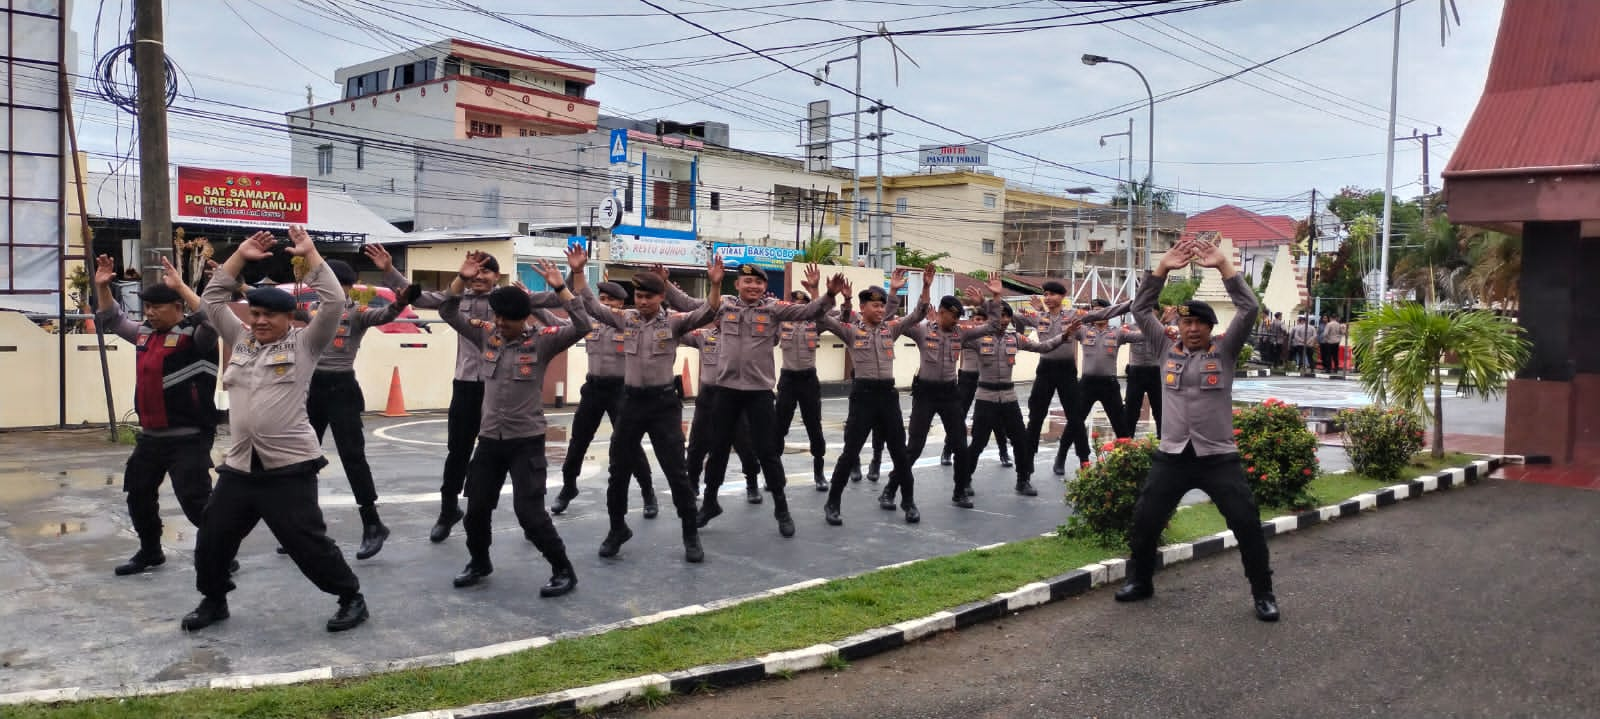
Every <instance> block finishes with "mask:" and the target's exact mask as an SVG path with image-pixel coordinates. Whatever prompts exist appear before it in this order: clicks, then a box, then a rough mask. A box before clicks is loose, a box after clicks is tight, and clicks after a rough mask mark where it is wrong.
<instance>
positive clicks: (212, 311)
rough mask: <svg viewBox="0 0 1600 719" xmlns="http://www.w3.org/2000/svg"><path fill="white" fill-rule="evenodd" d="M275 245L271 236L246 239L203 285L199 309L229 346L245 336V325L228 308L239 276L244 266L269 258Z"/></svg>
mask: <svg viewBox="0 0 1600 719" xmlns="http://www.w3.org/2000/svg"><path fill="white" fill-rule="evenodd" d="M276 244H277V240H276V239H274V238H273V236H272V233H271V232H257V233H255V234H253V235H251V236H250V237H248V238H246V239H245V241H244V242H241V243H239V248H238V249H236V250H234V251H233V254H231V255H229V256H228V259H227V260H224V261H223V263H222V265H221V266H219V267H218V268H217V269H216V271H215V272H212V273H211V281H210V282H209V283H207V284H206V289H205V291H204V292H202V293H200V299H201V306H202V307H203V308H204V309H205V313H206V317H208V318H210V319H211V326H212V327H214V328H216V330H217V334H218V335H221V337H222V339H223V341H225V342H227V343H228V344H233V343H235V342H238V341H239V339H240V337H241V336H243V335H244V333H245V332H246V328H245V326H244V321H243V320H240V319H239V316H238V315H235V314H234V313H233V308H232V307H230V306H229V305H231V304H232V303H233V288H234V287H237V286H238V285H239V275H240V273H242V272H244V263H246V262H253V261H255V260H264V259H266V258H268V257H271V256H272V250H273V247H274V246H276Z"/></svg>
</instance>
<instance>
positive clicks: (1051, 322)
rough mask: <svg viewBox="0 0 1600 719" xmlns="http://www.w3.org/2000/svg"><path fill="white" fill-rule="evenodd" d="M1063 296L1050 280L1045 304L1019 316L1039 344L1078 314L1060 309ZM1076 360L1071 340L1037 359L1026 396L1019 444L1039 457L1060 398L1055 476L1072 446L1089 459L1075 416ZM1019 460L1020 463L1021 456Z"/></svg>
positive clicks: (1062, 290)
mask: <svg viewBox="0 0 1600 719" xmlns="http://www.w3.org/2000/svg"><path fill="white" fill-rule="evenodd" d="M1066 296H1067V288H1066V287H1065V286H1063V285H1062V284H1061V283H1060V282H1056V281H1055V280H1051V281H1049V282H1046V283H1044V302H1043V303H1042V304H1041V303H1040V302H1039V300H1038V299H1037V298H1035V299H1034V301H1033V303H1034V308H1035V310H1036V312H1032V313H1027V314H1024V315H1021V316H1019V317H1018V319H1019V320H1020V322H1021V325H1022V326H1023V327H1027V328H1032V329H1035V330H1037V331H1038V333H1039V341H1041V342H1042V341H1044V340H1048V339H1050V338H1052V337H1055V336H1057V335H1060V334H1061V333H1062V332H1063V331H1065V329H1066V327H1067V325H1069V324H1071V323H1072V321H1073V319H1075V318H1077V317H1078V316H1079V315H1080V314H1081V313H1079V312H1078V311H1077V310H1076V309H1074V308H1072V307H1070V306H1065V305H1063V303H1062V300H1064V299H1066ZM1077 357H1078V345H1077V343H1076V342H1074V341H1073V339H1072V337H1070V336H1068V337H1067V338H1066V339H1065V340H1063V341H1062V343H1061V345H1060V346H1058V347H1057V348H1056V349H1054V350H1052V351H1050V352H1047V353H1045V354H1043V355H1041V356H1040V358H1039V367H1038V369H1037V370H1035V372H1034V378H1033V389H1032V390H1031V391H1030V393H1029V394H1028V427H1027V430H1028V433H1027V435H1026V436H1025V437H1024V438H1023V439H1022V440H1019V441H1024V442H1027V443H1028V445H1029V447H1030V450H1031V451H1029V453H1028V454H1029V456H1032V457H1037V456H1038V454H1039V435H1040V434H1041V433H1042V432H1043V431H1044V423H1045V420H1046V419H1048V418H1049V416H1050V402H1051V400H1052V399H1057V398H1059V399H1060V400H1061V411H1062V413H1063V414H1065V415H1066V417H1067V430H1066V433H1065V434H1063V435H1061V447H1062V451H1060V452H1057V453H1056V462H1055V466H1054V469H1055V472H1056V473H1057V474H1063V473H1065V469H1064V468H1063V464H1064V462H1065V456H1064V455H1065V454H1066V452H1065V450H1066V449H1067V448H1068V447H1070V446H1074V445H1075V446H1076V447H1077V448H1078V456H1079V457H1082V458H1085V459H1087V458H1088V456H1089V434H1088V432H1087V431H1085V430H1084V427H1083V422H1082V421H1080V419H1079V418H1078V413H1077V407H1078V403H1079V402H1081V401H1082V400H1081V399H1080V398H1079V397H1078V391H1079V390H1078V361H1077ZM1018 459H1019V460H1020V459H1021V453H1020V452H1019V453H1018Z"/></svg>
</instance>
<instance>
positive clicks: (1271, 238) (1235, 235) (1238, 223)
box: [1183, 205, 1296, 248]
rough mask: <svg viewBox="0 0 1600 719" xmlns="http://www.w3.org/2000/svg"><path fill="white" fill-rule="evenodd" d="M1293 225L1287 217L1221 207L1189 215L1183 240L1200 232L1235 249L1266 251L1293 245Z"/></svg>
mask: <svg viewBox="0 0 1600 719" xmlns="http://www.w3.org/2000/svg"><path fill="white" fill-rule="evenodd" d="M1295 224H1296V221H1295V219H1294V218H1293V217H1289V216H1288V215H1258V214H1256V213H1254V212H1251V211H1249V210H1246V209H1244V208H1241V207H1235V206H1233V205H1223V206H1221V207H1217V208H1213V209H1210V210H1206V211H1205V212H1201V213H1199V214H1195V215H1190V216H1189V220H1188V222H1187V223H1186V224H1185V225H1184V228H1183V239H1185V240H1188V239H1192V238H1194V236H1195V235H1198V234H1199V233H1201V232H1216V233H1217V234H1219V235H1221V236H1223V237H1226V238H1228V240H1230V241H1232V242H1233V246H1234V247H1236V248H1239V247H1270V246H1276V245H1282V244H1286V243H1289V242H1293V241H1294V229H1295Z"/></svg>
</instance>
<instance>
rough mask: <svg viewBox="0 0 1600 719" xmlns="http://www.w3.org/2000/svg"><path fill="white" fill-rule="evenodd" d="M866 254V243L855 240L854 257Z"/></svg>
mask: <svg viewBox="0 0 1600 719" xmlns="http://www.w3.org/2000/svg"><path fill="white" fill-rule="evenodd" d="M866 256H867V243H865V242H857V243H856V257H866Z"/></svg>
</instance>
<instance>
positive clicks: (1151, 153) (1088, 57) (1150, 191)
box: [1082, 53, 1393, 265]
mask: <svg viewBox="0 0 1600 719" xmlns="http://www.w3.org/2000/svg"><path fill="white" fill-rule="evenodd" d="M1082 60H1083V64H1085V65H1089V66H1091V67H1092V66H1094V65H1099V64H1101V63H1106V64H1110V65H1121V66H1123V67H1125V68H1128V69H1129V70H1132V71H1133V74H1135V75H1138V76H1139V82H1142V83H1144V92H1145V95H1147V96H1148V97H1149V98H1150V120H1149V123H1150V127H1149V128H1147V129H1146V130H1145V132H1146V134H1148V135H1149V140H1148V144H1147V146H1146V148H1145V173H1144V179H1145V182H1148V183H1150V185H1149V186H1148V187H1146V188H1145V193H1144V194H1145V198H1144V204H1145V227H1144V251H1145V253H1146V261H1145V264H1146V265H1149V264H1150V263H1149V260H1148V255H1149V253H1150V252H1151V251H1152V250H1153V249H1154V248H1155V245H1154V239H1153V237H1152V235H1153V232H1154V226H1155V215H1156V200H1155V197H1156V193H1155V189H1156V188H1155V178H1156V95H1155V93H1153V92H1151V91H1150V81H1149V80H1146V79H1145V78H1144V73H1142V72H1139V68H1137V67H1134V66H1132V65H1130V64H1128V63H1125V62H1123V61H1121V60H1113V59H1111V58H1109V57H1106V56H1104V55H1092V54H1089V53H1084V55H1083V58H1082ZM1391 134H1393V133H1391ZM1130 180H1131V178H1130Z"/></svg>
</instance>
